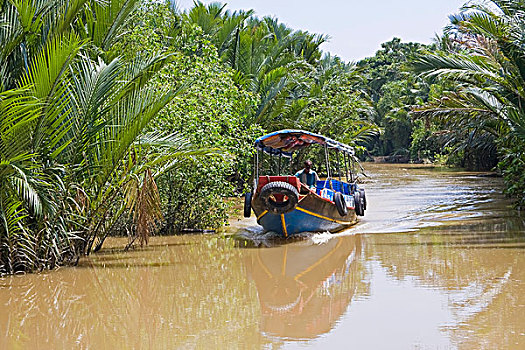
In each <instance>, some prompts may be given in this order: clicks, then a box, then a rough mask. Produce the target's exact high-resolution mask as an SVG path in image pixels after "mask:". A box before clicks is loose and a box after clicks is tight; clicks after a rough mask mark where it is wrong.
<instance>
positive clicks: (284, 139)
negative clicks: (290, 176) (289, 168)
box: [255, 129, 355, 157]
mask: <svg viewBox="0 0 525 350" xmlns="http://www.w3.org/2000/svg"><path fill="white" fill-rule="evenodd" d="M312 144H318V145H321V146H325V145H326V146H327V147H328V148H330V149H337V150H339V151H342V152H346V153H348V154H350V155H352V156H353V155H354V153H355V152H354V148H353V147H351V146H348V145H346V144H344V143H341V142H339V141H335V140H332V139H331V138H328V137H325V136H322V135H318V134H314V133H311V132H308V131H304V130H293V129H286V130H279V131H275V132H272V133H270V134H267V135H264V136H261V137H259V138H258V139H257V140H255V147H256V148H257V149H258V150H263V151H264V152H266V153H269V154H273V155H284V156H286V157H289V156H291V153H292V152H294V151H297V150H300V149H303V148H306V147H309V146H310V145H312Z"/></svg>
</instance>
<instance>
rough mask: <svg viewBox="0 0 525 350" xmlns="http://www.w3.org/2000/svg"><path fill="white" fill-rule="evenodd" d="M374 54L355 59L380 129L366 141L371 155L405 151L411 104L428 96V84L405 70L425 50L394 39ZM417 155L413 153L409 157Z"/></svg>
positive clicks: (407, 145)
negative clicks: (361, 72)
mask: <svg viewBox="0 0 525 350" xmlns="http://www.w3.org/2000/svg"><path fill="white" fill-rule="evenodd" d="M381 47H382V49H381V50H379V51H377V53H376V54H375V56H373V57H370V58H366V59H364V60H361V61H360V62H358V64H357V65H358V66H359V67H361V68H362V70H363V73H364V75H365V77H366V85H365V89H366V91H367V93H368V95H370V96H371V98H372V106H373V108H374V121H375V123H376V124H377V125H378V126H380V127H381V128H383V132H382V133H381V134H380V135H378V136H377V137H376V138H375V139H373V140H372V142H371V143H370V144H369V148H370V149H371V152H372V154H374V155H391V154H405V155H406V154H408V152H409V148H410V147H411V146H410V145H411V142H412V128H413V125H412V118H411V117H410V115H409V111H410V109H411V107H412V106H415V105H420V104H422V103H423V102H424V101H426V99H427V98H428V92H429V84H428V82H427V81H426V80H425V79H422V78H420V77H418V76H416V75H415V74H414V73H412V72H410V71H408V70H407V66H408V65H409V63H410V62H411V61H412V60H413V59H414V57H416V56H417V54H418V53H421V52H422V51H423V50H425V49H427V47H426V46H425V45H422V44H417V43H402V42H401V40H400V39H399V38H394V39H392V40H391V41H389V42H386V43H383V44H382V45H381ZM414 155H416V154H414V153H412V156H414Z"/></svg>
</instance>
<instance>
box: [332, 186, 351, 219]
mask: <svg viewBox="0 0 525 350" xmlns="http://www.w3.org/2000/svg"><path fill="white" fill-rule="evenodd" d="M334 202H335V207H336V208H337V212H338V213H339V215H341V216H346V215H347V214H348V208H347V207H346V202H345V197H343V195H342V194H341V193H339V192H336V193H335V194H334Z"/></svg>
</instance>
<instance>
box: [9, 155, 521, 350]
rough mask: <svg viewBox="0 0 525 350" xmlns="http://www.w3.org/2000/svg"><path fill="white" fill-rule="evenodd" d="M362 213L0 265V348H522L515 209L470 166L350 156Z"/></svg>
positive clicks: (115, 244)
mask: <svg viewBox="0 0 525 350" xmlns="http://www.w3.org/2000/svg"><path fill="white" fill-rule="evenodd" d="M366 169H367V173H368V174H369V177H368V178H366V179H364V187H365V188H366V190H367V196H368V206H369V209H368V210H367V212H366V216H365V217H364V218H363V219H362V220H361V221H360V222H359V224H357V225H356V226H355V227H352V228H350V229H348V230H346V231H344V232H341V233H338V234H334V235H330V234H327V233H321V234H305V235H304V237H302V238H301V239H296V240H291V241H289V242H284V243H283V242H276V241H275V240H272V239H271V238H272V237H271V235H268V234H263V233H262V232H261V230H260V228H258V227H257V225H256V223H255V220H254V219H253V218H251V219H247V220H239V221H237V222H234V223H232V225H231V226H230V227H229V228H227V229H226V230H225V231H226V233H227V235H226V237H224V236H221V235H200V236H199V235H186V236H178V237H163V238H156V239H153V240H152V243H151V244H150V246H148V247H146V248H143V249H137V250H135V251H131V252H126V253H124V252H122V251H121V247H122V246H123V245H124V242H123V241H119V240H113V241H110V242H109V244H108V246H107V247H106V248H105V249H104V250H103V251H102V252H101V253H98V254H94V255H93V256H91V257H89V258H86V259H84V260H83V261H81V264H80V266H78V267H75V268H62V269H59V270H58V271H52V272H46V273H41V274H32V275H25V276H13V277H8V278H3V279H0V307H1V311H0V349H175V348H184V349H204V348H205V349H209V348H220V349H225V348H228V349H230V348H233V349H236V348H243V349H244V348H254V349H257V348H284V349H295V348H301V349H302V348H330V349H349V348H352V349H525V249H524V248H525V224H524V219H523V218H521V217H520V216H519V215H518V213H517V212H516V211H514V210H512V209H511V207H510V204H511V203H510V202H509V201H508V200H507V199H505V198H504V197H503V196H502V195H501V180H500V179H497V178H492V177H487V176H484V175H485V174H479V173H468V172H458V171H450V170H446V171H444V170H439V169H430V168H420V167H417V166H409V165H386V164H381V165H374V164H367V165H366Z"/></svg>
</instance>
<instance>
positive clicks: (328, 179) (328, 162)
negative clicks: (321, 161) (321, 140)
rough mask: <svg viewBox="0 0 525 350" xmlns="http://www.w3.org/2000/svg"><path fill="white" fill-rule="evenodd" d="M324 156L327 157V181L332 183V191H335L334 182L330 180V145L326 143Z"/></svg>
mask: <svg viewBox="0 0 525 350" xmlns="http://www.w3.org/2000/svg"><path fill="white" fill-rule="evenodd" d="M324 156H325V160H326V175H327V178H326V181H330V182H329V183H330V189H331V190H333V189H334V188H333V186H332V181H331V180H330V178H331V174H330V160H329V159H328V145H327V144H326V143H325V145H324Z"/></svg>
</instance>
